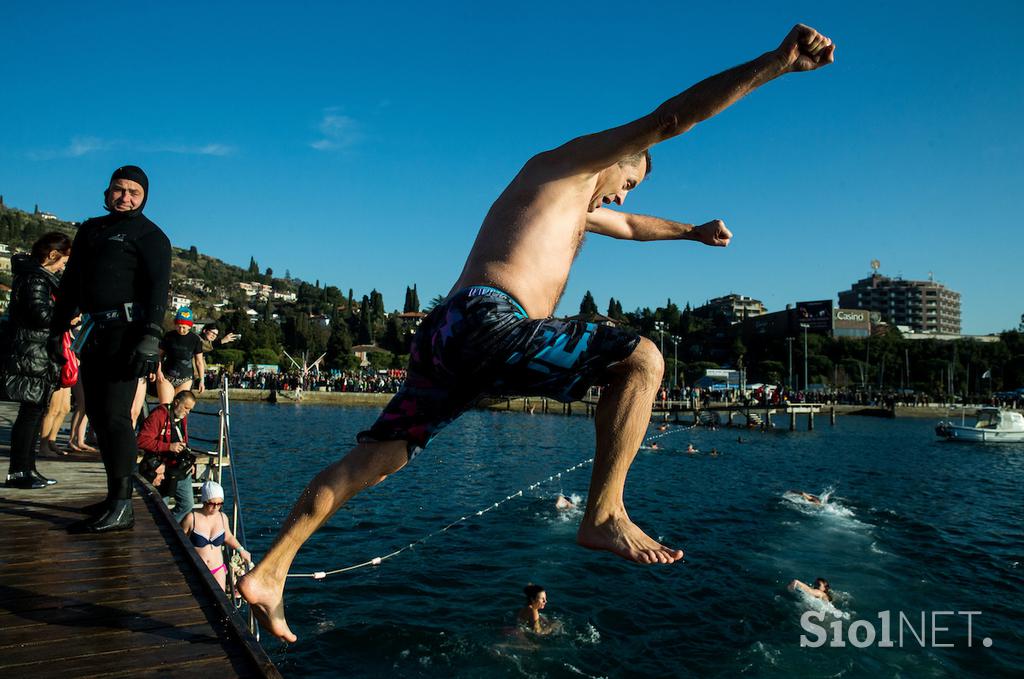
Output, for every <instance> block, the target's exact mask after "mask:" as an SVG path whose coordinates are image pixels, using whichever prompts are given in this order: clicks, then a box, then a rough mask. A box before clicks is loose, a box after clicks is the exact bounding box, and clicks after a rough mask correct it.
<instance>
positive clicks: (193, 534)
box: [181, 481, 252, 591]
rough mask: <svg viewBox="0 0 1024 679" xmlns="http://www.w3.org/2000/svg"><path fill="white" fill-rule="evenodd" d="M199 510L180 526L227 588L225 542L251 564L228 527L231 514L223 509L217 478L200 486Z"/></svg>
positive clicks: (188, 515) (222, 585) (250, 558)
mask: <svg viewBox="0 0 1024 679" xmlns="http://www.w3.org/2000/svg"><path fill="white" fill-rule="evenodd" d="M199 499H200V500H201V501H202V503H203V507H202V509H200V510H193V511H191V512H189V513H188V514H186V515H185V518H183V519H182V520H181V529H182V530H183V531H185V535H187V536H188V539H189V540H190V541H191V542H192V545H193V546H194V547H195V548H196V552H197V553H198V554H199V556H200V558H201V559H202V560H203V562H204V563H205V564H206V567H207V568H209V569H210V574H211V575H213V577H214V579H215V580H216V581H217V583H218V584H219V585H220V587H221V589H223V590H224V591H227V570H228V565H227V564H226V563H224V552H223V551H222V550H221V547H222V546H223V545H225V544H226V545H227V546H228V547H231V548H233V549H236V550H238V553H239V554H241V555H242V558H243V559H244V560H245V561H246V562H248V563H250V564H251V563H252V554H250V553H249V552H248V551H247V550H246V549H245V548H244V547H242V545H241V544H240V543H239V542H238V540H237V539H236V538H235V536H234V534H232V532H231V529H230V528H229V527H228V517H227V516H225V515H224V513H223V512H221V510H220V508H221V507H223V506H224V489H223V488H221V485H220V484H219V483H217V482H216V481H207V482H206V483H204V484H203V486H202V488H201V489H200V497H199Z"/></svg>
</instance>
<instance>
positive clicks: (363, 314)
mask: <svg viewBox="0 0 1024 679" xmlns="http://www.w3.org/2000/svg"><path fill="white" fill-rule="evenodd" d="M372 313H373V312H372V311H371V310H370V298H369V297H367V296H366V295H363V301H362V303H361V304H360V305H359V333H358V335H357V336H356V341H357V342H359V344H370V343H372V342H373V321H372V319H371V318H370V316H371V314H372Z"/></svg>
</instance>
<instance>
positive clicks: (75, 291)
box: [48, 165, 171, 533]
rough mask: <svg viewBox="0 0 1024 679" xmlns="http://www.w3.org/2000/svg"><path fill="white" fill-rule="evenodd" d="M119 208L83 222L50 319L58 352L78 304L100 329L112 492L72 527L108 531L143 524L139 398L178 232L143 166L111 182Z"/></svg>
mask: <svg viewBox="0 0 1024 679" xmlns="http://www.w3.org/2000/svg"><path fill="white" fill-rule="evenodd" d="M103 196H104V207H105V208H106V209H107V211H108V212H109V213H110V214H108V215H104V216H102V217H97V218H94V219H89V220H86V221H85V222H83V223H82V225H81V226H80V227H79V229H78V235H76V236H75V241H74V243H73V245H72V256H71V259H70V260H68V265H67V269H66V270H65V272H64V276H63V278H62V279H61V284H60V291H59V293H58V294H57V306H56V308H55V309H54V313H53V324H52V325H51V327H50V340H49V345H48V349H49V351H50V356H51V357H53V358H54V360H57V358H58V357H60V355H61V354H60V338H61V337H62V336H63V334H64V332H66V331H67V330H68V328H69V327H70V326H71V319H72V318H74V317H75V316H76V315H77V314H78V311H79V310H80V311H81V312H82V313H87V314H89V317H90V318H91V319H92V321H93V329H92V331H91V332H90V333H89V337H88V339H87V340H86V342H85V344H84V346H83V347H82V366H81V376H82V384H83V386H84V387H85V404H86V411H87V413H88V415H89V421H90V422H92V427H93V430H94V431H95V432H96V439H97V441H98V442H99V447H100V451H101V454H102V456H103V466H104V468H105V469H106V472H107V495H106V498H105V499H104V500H103V501H101V502H98V503H95V504H93V505H90V506H88V507H86V508H85V513H86V514H88V515H89V517H88V518H86V519H85V520H83V521H79V522H76V523H74V524H72V525H71V526H69V528H68V529H69V530H70V531H72V532H87V533H106V532H108V531H116V530H127V529H130V528H131V527H132V526H134V525H135V515H134V512H133V509H132V500H131V498H132V472H133V471H134V469H135V460H136V457H137V456H138V447H137V446H136V443H135V427H134V423H133V422H132V420H131V407H132V400H133V398H134V396H135V392H136V390H137V389H138V386H139V380H140V378H143V377H150V378H151V379H155V375H156V371H157V362H158V361H159V343H160V338H161V337H162V336H163V334H164V330H163V321H164V312H166V310H167V291H168V287H169V285H170V277H171V242H170V241H169V240H168V238H167V235H166V234H165V233H164V232H163V231H162V230H161V229H160V227H159V226H157V225H156V224H154V223H153V222H151V221H150V220H149V219H148V218H147V217H146V216H145V215H144V214H143V213H142V212H143V209H144V208H145V206H146V201H147V200H148V198H149V178H148V177H146V173H145V172H143V171H142V168H139V167H136V166H135V165H125V166H123V167H119V168H117V169H116V170H115V171H114V173H113V175H112V176H111V177H110V183H109V184H108V185H107V188H106V190H105V191H104V192H103Z"/></svg>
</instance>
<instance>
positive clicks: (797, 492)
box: [788, 490, 822, 505]
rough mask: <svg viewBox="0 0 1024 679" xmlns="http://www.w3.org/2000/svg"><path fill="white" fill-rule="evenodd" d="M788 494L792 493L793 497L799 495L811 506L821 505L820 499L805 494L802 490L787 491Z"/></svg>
mask: <svg viewBox="0 0 1024 679" xmlns="http://www.w3.org/2000/svg"><path fill="white" fill-rule="evenodd" d="M788 492H789V493H792V494H793V495H799V496H800V497H802V498H803V499H805V500H807V501H808V502H810V503H811V504H812V505H820V504H822V502H821V498H820V497H818V496H817V495H811V494H810V493H805V492H803V491H802V490H791V491H788Z"/></svg>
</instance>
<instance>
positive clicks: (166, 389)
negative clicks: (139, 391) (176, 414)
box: [156, 377, 174, 403]
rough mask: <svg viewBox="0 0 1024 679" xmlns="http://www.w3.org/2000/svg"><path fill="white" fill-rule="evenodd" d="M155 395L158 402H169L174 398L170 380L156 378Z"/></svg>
mask: <svg viewBox="0 0 1024 679" xmlns="http://www.w3.org/2000/svg"><path fill="white" fill-rule="evenodd" d="M156 395H157V399H158V400H159V401H160V403H170V402H171V400H173V399H174V385H173V384H171V381H170V380H162V379H160V378H159V377H158V378H156Z"/></svg>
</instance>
